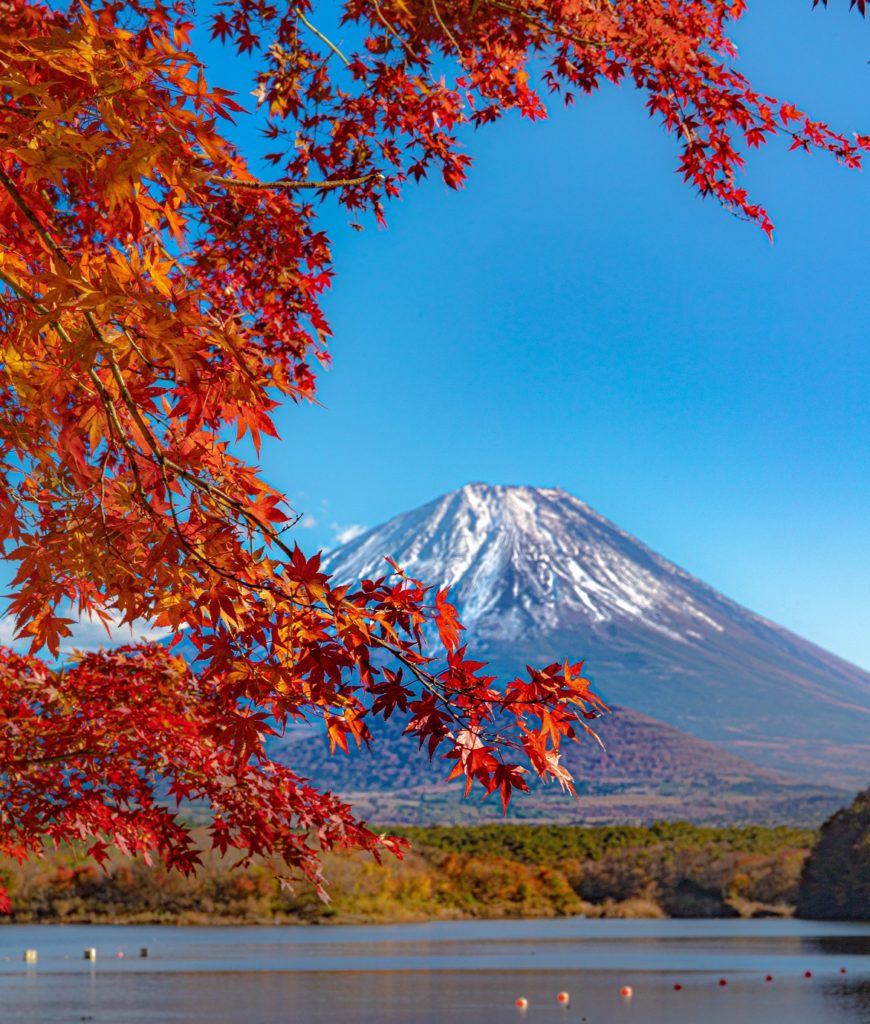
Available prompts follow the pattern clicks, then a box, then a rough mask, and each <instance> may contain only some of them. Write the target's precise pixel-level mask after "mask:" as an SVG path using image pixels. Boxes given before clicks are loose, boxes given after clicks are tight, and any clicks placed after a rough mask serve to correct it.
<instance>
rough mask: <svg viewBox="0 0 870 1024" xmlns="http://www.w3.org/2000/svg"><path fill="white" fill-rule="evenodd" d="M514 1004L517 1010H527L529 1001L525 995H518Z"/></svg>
mask: <svg viewBox="0 0 870 1024" xmlns="http://www.w3.org/2000/svg"><path fill="white" fill-rule="evenodd" d="M514 1006H515V1007H516V1008H517V1009H518V1010H528V1008H529V1001H528V999H526V997H525V996H520V997H519V998H518V999H517V1000H516V1001H515V1002H514Z"/></svg>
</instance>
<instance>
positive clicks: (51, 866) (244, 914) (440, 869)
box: [0, 823, 817, 925]
mask: <svg viewBox="0 0 870 1024" xmlns="http://www.w3.org/2000/svg"><path fill="white" fill-rule="evenodd" d="M400 831H401V833H402V834H404V835H406V836H407V838H408V839H409V840H410V841H411V844H412V845H411V850H410V851H409V852H408V853H407V854H406V855H405V857H404V858H403V860H401V861H396V860H393V859H390V860H387V861H385V862H384V863H383V864H381V865H378V864H376V863H375V862H374V861H373V860H372V858H371V856H369V855H366V854H361V853H359V852H356V853H351V854H345V855H335V854H331V855H329V856H327V857H326V858H325V860H324V874H325V876H326V878H327V879H328V882H329V891H330V896H331V897H332V899H331V902H330V903H328V904H324V903H323V902H322V901H321V900H320V899H319V898H318V896H317V895H316V893H315V892H314V889H313V887H312V886H311V885H310V884H300V885H298V886H296V887H294V888H292V889H291V888H287V887H282V886H281V885H280V884H279V883H278V882H277V881H276V879H275V876H274V872H273V870H272V869H271V868H270V866H269V865H267V864H265V863H256V864H252V865H251V866H249V867H247V868H243V869H235V870H233V868H232V862H231V861H230V860H228V859H223V858H220V857H218V856H217V855H215V854H214V853H209V854H206V855H204V857H203V865H202V867H201V868H200V869H199V870H198V871H197V873H196V875H195V876H190V877H186V876H184V875H182V874H180V873H178V872H176V871H168V870H167V869H166V868H165V867H163V866H152V867H148V866H147V865H145V864H144V863H143V862H142V861H141V860H132V859H127V858H122V857H121V856H120V855H113V856H112V857H111V858H110V859H109V861H108V862H107V863H106V866H105V869H104V870H101V869H100V868H97V867H95V866H94V865H93V863H92V862H89V861H88V860H87V859H86V858H85V857H84V856H83V853H82V852H81V851H79V850H76V849H73V848H69V847H67V848H63V849H60V850H52V851H47V852H46V854H45V856H44V857H43V858H42V859H40V860H34V861H31V862H29V863H26V864H24V865H17V864H14V863H9V862H5V863H3V864H2V866H0V877H2V879H3V884H5V885H6V886H7V887H8V888H9V890H10V895H11V899H12V913H11V915H9V916H7V917H5V918H4V920H5V921H6V922H7V923H36V922H41V923H84V922H91V923H106V924H108V923H115V924H123V923H130V924H132V923H137V924H139V923H141V924H145V923H148V924H203V925H205V924H222V923H225V924H268V923H275V924H278V923H327V922H332V923H349V922H383V923H387V922H395V921H412V920H427V919H444V918H511V917H514V918H521V917H561V916H570V915H577V914H584V915H586V916H589V917H615V918H619V917H623V918H624V917H767V916H790V915H791V914H792V913H793V912H794V908H795V905H796V902H797V898H798V887H799V882H800V876H801V871H802V869H803V866H804V862H805V860H806V858H807V856H808V854H809V851H810V849H811V848H812V847H813V845H814V843H815V842H816V839H817V833H816V832H814V831H810V830H798V829H790V828H775V829H770V828H761V827H751V826H750V827H743V828H719V829H717V828H703V827H698V826H694V825H688V824H684V823H661V824H656V825H652V826H649V827H640V826H607V827H596V828H584V827H577V826H558V825H552V826H547V825H507V824H503V825H489V826H475V827H467V826H453V827H435V828H405V829H402V830H400Z"/></svg>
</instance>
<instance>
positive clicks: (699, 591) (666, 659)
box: [325, 484, 870, 786]
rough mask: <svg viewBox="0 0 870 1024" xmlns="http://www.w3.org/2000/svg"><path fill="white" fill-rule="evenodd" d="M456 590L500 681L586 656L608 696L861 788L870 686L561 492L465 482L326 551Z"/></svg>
mask: <svg viewBox="0 0 870 1024" xmlns="http://www.w3.org/2000/svg"><path fill="white" fill-rule="evenodd" d="M386 555H390V556H391V557H392V558H394V559H395V560H396V561H397V562H398V563H399V565H401V566H402V567H403V568H404V569H405V570H406V571H408V572H409V573H411V574H412V575H415V576H418V577H419V578H421V579H423V580H424V581H426V582H428V583H433V584H437V585H439V586H449V587H450V588H451V596H452V598H453V599H454V601H455V602H456V603H457V605H458V606H459V608H460V611H461V614H462V617H463V621H464V622H465V624H466V626H467V627H468V631H469V639H470V640H471V641H473V646H474V650H475V651H476V652H480V653H482V654H483V655H485V656H486V657H487V658H488V659H489V660H490V661H491V662H492V663H493V664H494V665H495V666H496V667H497V668H498V669H499V670H500V671H513V670H515V669H516V668H517V667H520V666H522V665H523V664H524V663H525V662H526V661H527V660H529V661H534V662H538V663H541V662H542V661H549V660H553V659H556V658H562V657H565V656H566V655H567V656H569V657H576V658H579V657H586V658H587V665H588V667H589V670H590V673H591V675H592V677H593V678H594V680H595V682H596V686H597V688H598V689H599V691H600V692H602V693H603V694H604V696H605V697H606V698H608V699H610V700H613V701H616V702H619V703H622V704H627V705H629V706H632V707H635V708H638V709H639V710H641V711H643V712H645V713H647V714H651V715H654V716H656V717H657V718H661V719H663V720H664V721H666V722H670V723H671V724H672V725H675V726H677V727H679V728H681V729H685V730H686V731H688V732H690V733H694V734H695V735H697V736H700V737H703V738H705V739H712V740H715V741H716V742H718V743H720V744H722V745H723V746H726V747H728V748H729V749H731V750H732V751H733V752H735V753H739V754H741V755H742V756H744V757H747V758H749V759H750V760H753V761H755V762H757V763H759V764H763V765H766V766H769V767H773V768H777V769H779V770H784V771H789V772H791V773H793V774H795V775H799V776H807V775H812V776H813V777H814V778H817V779H825V780H826V781H829V782H831V783H834V784H840V785H843V784H845V785H855V786H860V785H861V784H864V783H865V782H866V778H867V776H868V775H870V740H868V737H870V675H868V673H866V672H863V671H862V670H861V669H859V668H857V667H856V666H854V665H850V664H848V663H847V662H845V661H843V660H841V659H839V658H837V657H835V656H834V655H832V654H829V653H828V652H826V651H823V650H822V649H820V648H818V647H816V646H814V645H813V644H811V643H809V642H807V641H805V640H802V639H801V638H800V637H797V636H795V635H794V634H792V633H789V632H788V631H787V630H785V629H783V628H781V627H779V626H777V625H775V624H774V623H771V622H769V621H767V620H766V619H764V618H762V617H761V616H759V615H756V614H754V613H753V612H750V611H748V610H747V609H745V608H743V607H741V606H740V605H738V604H736V603H735V602H733V601H730V600H729V599H728V598H725V597H723V596H722V595H721V594H719V593H717V591H715V590H714V589H713V588H712V587H710V586H708V585H707V584H705V583H703V582H702V581H700V580H698V579H696V578H695V577H693V576H691V575H690V574H689V573H687V572H684V571H683V570H682V569H680V568H678V567H677V566H675V565H673V564H672V563H671V562H669V561H667V559H665V558H663V557H661V556H660V555H658V554H656V553H655V552H654V551H652V550H650V549H649V548H648V547H646V546H645V545H644V544H642V543H641V542H640V541H638V540H636V539H635V538H634V537H632V536H631V535H629V534H628V533H626V532H625V531H624V530H621V529H620V528H619V527H617V526H616V525H614V524H613V523H611V522H609V521H608V520H606V519H605V518H603V517H602V516H601V515H599V514H598V513H597V512H595V511H594V510H593V509H591V508H590V507H589V506H588V505H585V504H584V503H583V502H582V501H580V500H578V499H577V498H575V497H573V496H571V495H570V494H567V493H566V492H565V491H562V490H559V489H558V488H532V487H498V486H489V485H486V484H468V485H466V486H465V487H463V488H461V489H460V490H458V491H454V492H452V493H450V494H447V495H444V496H443V497H441V498H438V499H436V500H435V501H433V502H430V503H429V504H427V505H424V506H422V507H420V508H418V509H414V510H412V511H410V512H406V513H404V514H402V515H399V516H396V517H395V518H393V519H391V520H390V521H389V522H387V523H385V524H383V525H382V526H379V527H376V528H375V529H373V530H369V531H368V532H366V533H363V534H361V535H360V536H358V537H356V538H354V539H353V540H351V541H350V542H348V543H347V544H345V545H343V546H341V547H340V548H337V549H336V550H335V551H333V552H331V553H329V554H328V555H327V557H326V560H325V568H326V569H327V571H329V572H331V573H333V574H334V575H335V576H336V577H337V578H338V579H339V580H352V579H360V578H365V577H369V578H371V577H378V576H383V575H385V574H386V573H387V572H388V571H389V566H388V565H387V563H386V562H385V561H384V556H386Z"/></svg>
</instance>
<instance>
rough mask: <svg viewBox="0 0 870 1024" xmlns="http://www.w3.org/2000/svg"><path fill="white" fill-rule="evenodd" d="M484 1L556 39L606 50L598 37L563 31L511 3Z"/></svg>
mask: <svg viewBox="0 0 870 1024" xmlns="http://www.w3.org/2000/svg"><path fill="white" fill-rule="evenodd" d="M484 2H485V3H487V4H489V6H490V7H497V8H498V9H499V10H500V11H505V13H507V14H512V15H514V16H516V17H517V18H522V19H523V21H527V22H529V24H531V25H534V26H535V27H536V28H539V29H540V30H541V31H542V32H546V34H547V35H549V36H555V37H556V38H557V39H564V40H567V41H568V42H571V43H576V44H577V45H578V46H591V47H593V48H595V49H599V50H606V49H607V46H608V44H607V43H605V42H602V41H601V40H600V39H587V38H585V37H584V36H578V35H575V34H574V33H573V32H563V31H560V30H559V29H557V28H556V27H555V25H548V24H547V23H546V22H545V21H540V20H539V19H538V18H536V17H535V16H534V15H533V14H529V13H528V12H527V11H524V10H522V9H521V8H519V7H514V6H513V4H506V3H503V2H502V0H484Z"/></svg>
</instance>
